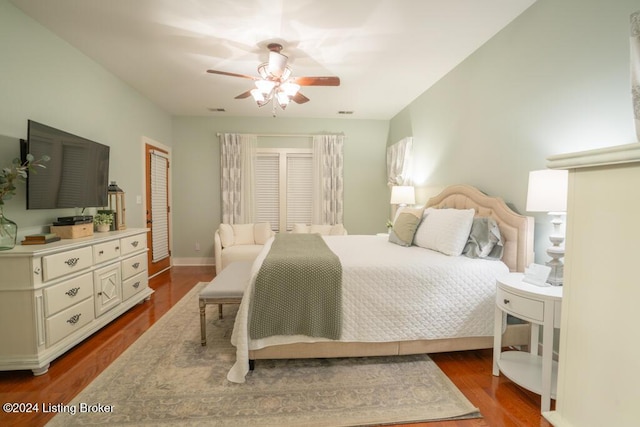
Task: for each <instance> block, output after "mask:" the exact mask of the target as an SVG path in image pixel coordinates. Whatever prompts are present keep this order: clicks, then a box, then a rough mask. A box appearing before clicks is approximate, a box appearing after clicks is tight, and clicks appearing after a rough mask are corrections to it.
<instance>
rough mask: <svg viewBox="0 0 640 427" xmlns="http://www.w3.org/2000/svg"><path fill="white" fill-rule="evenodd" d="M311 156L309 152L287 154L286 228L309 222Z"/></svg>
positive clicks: (310, 218) (310, 219)
mask: <svg viewBox="0 0 640 427" xmlns="http://www.w3.org/2000/svg"><path fill="white" fill-rule="evenodd" d="M312 167H313V162H312V157H311V155H310V154H292V153H289V154H287V230H291V229H293V224H296V223H301V224H311V221H312V216H313V211H312V202H313V200H312V192H313V176H312Z"/></svg>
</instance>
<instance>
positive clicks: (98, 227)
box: [96, 224, 111, 233]
mask: <svg viewBox="0 0 640 427" xmlns="http://www.w3.org/2000/svg"><path fill="white" fill-rule="evenodd" d="M110 229H111V225H109V224H98V225H96V231H98V232H100V233H104V232H105V231H109V230H110Z"/></svg>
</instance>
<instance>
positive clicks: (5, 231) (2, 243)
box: [0, 206, 18, 251]
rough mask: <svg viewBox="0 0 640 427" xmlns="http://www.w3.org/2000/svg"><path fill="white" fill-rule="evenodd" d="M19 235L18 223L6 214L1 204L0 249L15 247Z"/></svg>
mask: <svg viewBox="0 0 640 427" xmlns="http://www.w3.org/2000/svg"><path fill="white" fill-rule="evenodd" d="M17 237H18V224H16V223H15V222H13V221H11V220H10V219H9V218H7V217H5V216H4V213H3V212H2V207H1V206H0V251H6V250H9V249H13V248H14V247H15V246H16V239H17Z"/></svg>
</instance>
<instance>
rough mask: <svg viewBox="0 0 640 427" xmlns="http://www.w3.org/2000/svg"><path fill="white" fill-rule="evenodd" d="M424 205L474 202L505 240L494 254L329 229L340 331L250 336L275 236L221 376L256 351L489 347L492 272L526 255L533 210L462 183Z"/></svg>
mask: <svg viewBox="0 0 640 427" xmlns="http://www.w3.org/2000/svg"><path fill="white" fill-rule="evenodd" d="M425 207H426V208H429V207H431V208H436V209H447V208H448V209H474V211H475V216H476V217H491V218H493V219H494V220H495V221H496V223H497V225H498V227H499V229H500V234H501V237H502V242H503V245H504V251H503V255H502V258H501V260H498V261H487V260H485V259H472V258H468V257H465V256H448V255H444V254H442V253H440V252H436V251H432V250H429V249H424V248H422V247H417V246H410V247H402V246H398V245H395V244H392V243H390V242H389V241H388V239H386V238H384V237H380V236H359V235H351V236H327V237H323V239H324V241H325V242H326V244H327V246H329V248H330V249H331V250H332V251H333V252H334V253H335V254H336V255H337V256H338V257H339V258H340V262H341V263H342V283H343V284H342V305H343V316H342V336H341V337H340V338H339V339H337V340H334V339H326V338H318V337H315V338H314V337H309V336H303V335H279V336H270V337H266V338H262V339H251V338H250V334H249V331H248V329H249V318H250V313H249V311H250V308H251V306H252V297H253V294H254V288H253V286H254V284H255V281H256V276H257V275H258V272H259V271H260V267H261V265H262V263H263V262H264V260H265V257H266V256H267V254H268V252H269V249H270V245H271V243H272V241H270V242H268V243H267V244H266V245H265V247H264V249H263V251H262V252H261V253H260V255H259V256H258V257H257V258H256V260H255V262H254V264H253V265H252V271H251V282H250V284H249V286H248V287H247V291H246V292H245V295H244V297H243V300H242V303H241V304H240V307H239V309H238V314H237V316H236V323H235V326H234V331H233V334H232V338H231V340H232V344H233V345H234V346H235V347H236V362H235V364H234V366H233V368H232V369H231V370H230V371H229V373H228V375H227V378H228V379H229V380H230V381H232V382H237V383H242V382H244V380H245V376H246V374H247V373H248V372H249V369H250V361H251V364H252V363H253V361H255V360H259V359H295V358H327V357H363V356H386V355H408V354H420V353H436V352H445V351H459V350H473V349H481V348H492V347H493V321H494V309H495V308H494V307H495V306H494V301H495V278H496V277H497V276H498V275H500V274H505V273H507V272H509V271H519V272H522V271H524V268H525V266H527V265H529V264H530V263H531V262H532V261H533V218H531V217H526V216H522V215H519V214H517V213H515V212H514V211H513V210H511V209H510V208H509V207H508V206H507V205H506V204H505V203H504V201H503V200H502V199H500V198H497V197H489V196H487V195H485V194H484V193H482V192H481V191H479V190H478V189H476V188H474V187H471V186H468V185H455V186H450V187H447V188H446V189H444V190H443V191H442V192H441V193H440V194H439V195H437V196H435V197H433V198H431V199H430V200H429V201H428V202H427V204H426V206H425ZM528 341H529V326H528V325H526V324H520V325H506V326H505V332H504V336H503V343H505V345H526V344H528Z"/></svg>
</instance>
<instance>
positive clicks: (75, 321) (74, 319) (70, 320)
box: [67, 313, 81, 325]
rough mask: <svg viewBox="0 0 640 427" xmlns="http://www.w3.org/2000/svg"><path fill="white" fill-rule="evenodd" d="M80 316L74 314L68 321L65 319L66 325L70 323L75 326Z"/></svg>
mask: <svg viewBox="0 0 640 427" xmlns="http://www.w3.org/2000/svg"><path fill="white" fill-rule="evenodd" d="M80 314H81V313H79V314H74V315H73V316H71V317H70V318H69V319H67V323H70V324H72V325H75V324H76V323H78V320H80Z"/></svg>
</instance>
